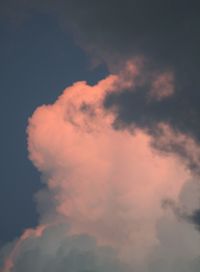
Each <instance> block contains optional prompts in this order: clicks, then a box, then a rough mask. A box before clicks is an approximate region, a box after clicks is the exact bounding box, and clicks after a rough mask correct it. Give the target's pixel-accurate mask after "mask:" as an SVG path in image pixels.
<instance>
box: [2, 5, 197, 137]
mask: <svg viewBox="0 0 200 272" xmlns="http://www.w3.org/2000/svg"><path fill="white" fill-rule="evenodd" d="M5 3H7V2H5ZM5 3H4V4H2V5H3V6H4V9H5V10H6V11H7V13H8V10H9V11H10V13H9V14H12V15H13V14H15V12H14V10H15V9H16V10H17V9H20V10H21V12H22V11H24V10H25V9H26V10H27V13H29V14H30V13H31V11H33V10H34V11H37V12H38V11H40V12H50V13H53V14H54V15H55V14H56V15H57V16H58V18H59V20H60V21H61V23H62V25H63V26H65V27H67V29H68V30H71V31H72V32H73V34H74V36H75V38H76V39H77V41H78V42H79V44H80V45H81V46H82V47H84V48H85V49H86V50H87V51H88V52H89V53H90V54H91V55H92V56H93V57H94V58H96V59H99V60H100V61H103V62H106V63H107V64H108V65H109V67H112V68H111V69H112V70H115V69H117V66H118V64H119V63H120V62H121V61H125V60H127V59H129V58H132V57H133V58H134V57H138V56H139V57H142V58H145V61H146V63H145V65H146V70H149V71H160V72H162V71H165V70H170V71H172V72H173V73H174V76H175V82H174V84H175V95H174V96H173V97H171V98H170V99H167V100H164V101H160V102H155V101H147V100H146V99H145V92H146V91H147V90H148V86H143V87H142V90H139V91H138V92H127V91H126V90H124V92H121V93H120V94H112V95H110V96H108V97H107V100H106V102H105V105H106V107H107V108H108V109H110V108H112V106H113V105H114V106H115V110H116V109H118V111H117V119H116V123H117V122H118V123H119V124H120V125H122V124H123V125H124V126H126V125H129V124H130V123H134V124H136V125H137V126H142V127H143V126H145V127H146V126H147V127H151V126H152V125H154V124H155V123H157V122H159V121H164V122H169V123H170V124H171V125H172V126H173V127H175V128H176V129H178V130H180V131H183V132H186V133H189V134H192V135H193V136H194V137H196V138H197V139H198V140H200V129H199V119H200V110H199V101H200V92H199V86H200V79H199V70H200V54H199V48H200V33H199V29H200V17H199V9H200V4H199V2H198V1H190V2H189V1H158V0H153V1H147V0H141V1H134V0H124V1H117V2H116V1H113V0H110V1H80V0H74V1H64V0H63V1H62V0H59V1H56V3H55V1H45V0H43V1H40V2H38V1H30V2H28V3H26V2H25V1H19V2H16V1H12V5H9V6H10V7H9V8H8V4H5ZM16 3H17V4H16ZM5 7H6V8H5ZM12 7H13V9H12ZM11 10H12V12H11ZM28 11H29V12H28ZM17 14H18V15H19V14H20V13H19V12H18V13H17ZM23 14H24V13H23ZM13 16H14V15H13ZM140 89H141V86H140Z"/></svg>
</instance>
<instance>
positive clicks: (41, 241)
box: [1, 62, 200, 272]
mask: <svg viewBox="0 0 200 272" xmlns="http://www.w3.org/2000/svg"><path fill="white" fill-rule="evenodd" d="M141 71H142V70H141V67H140V65H139V66H138V63H137V62H136V63H131V62H129V63H128V64H127V66H126V67H125V68H124V70H123V71H121V72H120V73H119V74H115V75H110V76H108V77H107V78H105V79H103V80H101V81H100V82H98V83H97V84H96V85H94V86H90V85H88V84H87V83H86V82H83V81H81V82H77V83H75V84H73V85H72V86H70V87H68V88H67V89H65V90H64V92H63V93H62V94H61V95H60V97H58V99H57V100H56V101H55V103H54V104H51V105H43V106H41V107H38V108H37V109H36V110H35V112H34V113H33V115H32V117H31V118H30V120H29V126H28V129H27V132H28V150H29V157H30V159H31V161H32V162H33V164H34V165H35V166H36V168H37V169H38V170H39V171H40V172H41V173H42V175H43V182H44V183H45V185H46V189H45V190H43V191H42V192H40V193H38V195H37V199H38V201H39V206H40V207H39V209H40V214H41V217H40V222H39V225H38V227H37V228H36V229H31V230H26V231H25V232H24V234H22V236H21V237H20V238H19V239H17V240H16V241H15V242H14V243H13V245H11V246H10V247H8V248H7V247H6V248H3V249H2V256H4V257H3V260H4V266H3V268H2V270H1V271H2V272H19V271H20V272H21V271H31V272H36V271H37V272H38V271H41V272H45V271H60V272H62V271H66V270H67V271H72V272H73V271H74V272H76V271H77V272H78V271H79V272H80V271H102V270H103V271H134V270H136V271H141V272H147V271H160V270H161V268H162V270H163V271H168V270H170V271H174V270H175V271H182V268H183V267H188V266H189V267H190V266H194V267H195V268H192V269H190V271H192V272H193V271H194V272H196V271H197V270H195V269H196V264H195V265H194V262H195V260H196V259H197V258H198V256H199V250H200V235H199V233H198V231H197V230H196V229H195V228H193V225H191V224H188V223H187V222H183V223H182V224H180V222H179V221H178V220H177V217H176V216H173V214H170V213H166V211H165V210H164V209H163V207H162V205H161V203H162V201H163V199H166V198H170V199H172V200H173V201H174V202H177V203H178V202H179V201H181V200H180V198H181V194H183V192H186V191H187V190H188V189H185V186H186V184H188V182H189V180H191V179H194V176H193V175H192V172H191V171H190V170H189V169H188V167H187V163H185V161H183V160H181V159H180V157H179V156H174V155H172V154H171V153H168V154H167V155H166V153H165V152H163V153H159V152H156V151H155V149H153V148H152V141H153V139H155V138H152V136H151V135H150V134H149V133H147V132H146V131H145V129H141V128H134V129H133V130H132V131H131V133H130V131H127V130H116V129H114V128H113V122H114V121H115V119H116V116H115V115H116V112H115V111H107V110H105V107H104V104H105V97H107V95H108V93H109V95H112V94H117V93H120V90H121V89H122V90H123V88H124V86H126V89H127V92H132V91H133V89H135V88H136V86H137V84H138V75H139V74H141ZM139 82H141V80H139ZM139 84H140V83H139ZM136 89H137V88H136ZM135 92H138V90H135ZM167 128H168V127H167ZM166 131H168V134H169V135H171V134H172V133H173V129H172V128H168V130H167V129H166ZM170 133H171V134H170ZM169 135H168V136H167V132H165V138H161V136H160V138H159V140H160V143H161V142H162V141H163V139H168V138H169ZM181 137H182V138H183V139H185V138H184V137H186V136H184V135H183V134H181V135H179V138H181ZM187 137H188V136H187ZM182 138H181V139H182ZM186 140H187V141H189V140H188V138H186ZM177 141H179V140H178V137H177ZM191 141H192V140H191ZM179 142H180V141H179ZM194 151H195V150H194V149H192V148H191V150H190V149H188V154H190V153H191V154H193V153H194ZM197 198H198V196H196V199H197ZM196 202H197V201H196ZM184 203H185V205H186V206H187V205H189V204H188V201H185V200H184ZM196 208H197V204H196V203H195V205H194V206H193V208H192V211H195V209H196ZM163 222H165V224H164V227H163ZM180 230H181V231H180ZM171 235H172V236H173V239H172V237H171ZM177 235H178V236H177ZM166 237H170V239H168V238H166ZM189 237H190V238H189ZM188 239H191V242H190V245H188ZM167 241H169V243H166V242H167ZM175 243H181V247H175ZM181 258H182V259H181ZM185 271H187V270H185Z"/></svg>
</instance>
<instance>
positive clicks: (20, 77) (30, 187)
mask: <svg viewBox="0 0 200 272" xmlns="http://www.w3.org/2000/svg"><path fill="white" fill-rule="evenodd" d="M0 36H1V44H0V60H1V61H0V70H1V77H0V80H1V82H0V86H1V90H0V95H1V99H0V103H1V106H0V110H1V114H0V118H1V133H0V138H1V139H0V144H1V146H0V150H1V164H0V167H1V169H0V233H1V237H0V242H2V243H3V242H5V241H9V240H12V239H13V238H14V237H16V236H17V235H19V234H20V233H21V232H22V230H23V229H24V228H27V227H31V226H34V225H35V224H36V223H37V212H36V207H35V203H34V199H33V196H34V193H35V192H36V191H38V189H39V188H40V187H41V186H42V185H41V183H40V175H39V173H38V172H37V170H36V169H35V168H34V167H33V166H32V164H31V162H30V161H29V160H28V158H27V156H28V155H27V148H26V127H27V119H28V117H29V116H31V114H32V112H33V111H34V110H35V109H36V107H37V106H39V105H41V104H45V103H51V102H53V101H54V100H55V99H56V97H57V96H58V95H59V94H60V93H61V91H62V90H63V89H64V88H65V87H66V86H68V85H70V84H71V83H73V82H75V81H78V80H87V81H88V82H90V83H93V82H96V81H97V80H98V79H100V78H103V77H104V76H105V75H106V73H107V72H106V70H105V68H104V67H98V68H96V69H92V68H91V65H90V62H89V58H88V56H86V54H85V53H84V52H83V51H82V50H81V49H80V48H79V47H78V46H76V45H75V43H74V41H73V39H72V37H70V35H68V34H67V33H66V32H65V31H63V30H62V29H61V27H60V26H59V24H58V23H57V22H56V21H54V18H53V17H50V16H47V15H44V14H35V15H34V16H32V17H30V18H28V19H26V21H23V22H17V23H11V22H10V21H9V20H8V19H4V20H3V21H1V24H0Z"/></svg>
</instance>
